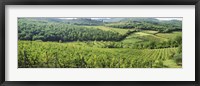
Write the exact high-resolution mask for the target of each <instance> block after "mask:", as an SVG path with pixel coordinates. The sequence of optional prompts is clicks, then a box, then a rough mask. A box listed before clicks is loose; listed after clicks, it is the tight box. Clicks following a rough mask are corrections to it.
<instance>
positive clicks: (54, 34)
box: [18, 18, 124, 42]
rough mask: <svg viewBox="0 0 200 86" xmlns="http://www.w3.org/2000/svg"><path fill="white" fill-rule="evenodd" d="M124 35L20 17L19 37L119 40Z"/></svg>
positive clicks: (65, 40)
mask: <svg viewBox="0 0 200 86" xmlns="http://www.w3.org/2000/svg"><path fill="white" fill-rule="evenodd" d="M123 38H124V35H122V34H119V33H117V32H113V31H104V30H100V29H95V28H93V29H89V28H86V27H81V26H75V25H69V24H64V23H54V22H53V23H52V22H41V21H35V20H31V19H23V18H22V19H18V39H20V40H42V41H57V42H58V41H59V40H61V41H63V42H68V41H77V40H79V41H94V40H97V41H101V40H103V41H119V40H121V39H123Z"/></svg>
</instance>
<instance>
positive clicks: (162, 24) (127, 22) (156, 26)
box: [105, 18, 182, 33]
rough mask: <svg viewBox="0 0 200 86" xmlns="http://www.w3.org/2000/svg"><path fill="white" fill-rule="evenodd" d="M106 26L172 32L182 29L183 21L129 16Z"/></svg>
mask: <svg viewBox="0 0 200 86" xmlns="http://www.w3.org/2000/svg"><path fill="white" fill-rule="evenodd" d="M105 26H107V27H114V28H122V29H141V30H155V31H158V32H162V33H170V32H173V31H180V30H182V22H181V21H178V20H171V21H158V20H155V19H154V18H138V19H136V18H129V19H124V20H121V22H116V23H108V24H106V25H105Z"/></svg>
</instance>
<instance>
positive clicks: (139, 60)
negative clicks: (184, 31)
mask: <svg viewBox="0 0 200 86" xmlns="http://www.w3.org/2000/svg"><path fill="white" fill-rule="evenodd" d="M79 44H81V43H79ZM79 44H78V43H55V42H36V41H35V42H30V41H19V42H18V45H19V46H18V53H19V54H18V57H19V59H18V61H19V65H20V66H19V67H25V65H24V64H25V62H24V60H25V59H24V57H26V59H27V60H26V61H27V62H28V64H27V65H26V67H34V68H35V67H36V68H37V67H55V68H56V67H60V68H66V67H70V68H94V67H95V68H151V67H157V68H163V67H180V66H177V65H176V66H174V65H168V64H164V63H163V61H167V60H169V59H171V56H172V54H174V53H176V52H177V48H165V49H129V48H114V49H110V48H95V47H87V46H81V45H79ZM174 64H175V62H174Z"/></svg>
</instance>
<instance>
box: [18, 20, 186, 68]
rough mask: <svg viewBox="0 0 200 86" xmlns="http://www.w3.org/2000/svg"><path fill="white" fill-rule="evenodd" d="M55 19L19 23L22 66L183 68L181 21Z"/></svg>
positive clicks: (20, 63)
mask: <svg viewBox="0 0 200 86" xmlns="http://www.w3.org/2000/svg"><path fill="white" fill-rule="evenodd" d="M55 20H56V19H50V18H44V19H43V18H38V19H37V18H19V19H18V68H181V67H182V32H181V31H180V28H181V27H180V26H181V25H179V24H180V21H167V22H166V21H164V22H162V21H157V22H156V23H155V21H156V20H155V19H151V18H150V20H149V19H142V20H138V21H137V22H136V21H135V20H134V21H130V19H127V20H126V18H124V20H121V21H117V22H106V23H105V22H102V21H100V20H91V19H87V18H86V19H85V18H83V19H82V18H80V19H75V20H65V21H64V20H59V19H57V20H56V21H55ZM147 20H148V21H147ZM112 21H114V20H112ZM146 21H147V22H146ZM150 21H151V22H150ZM165 23H166V24H165Z"/></svg>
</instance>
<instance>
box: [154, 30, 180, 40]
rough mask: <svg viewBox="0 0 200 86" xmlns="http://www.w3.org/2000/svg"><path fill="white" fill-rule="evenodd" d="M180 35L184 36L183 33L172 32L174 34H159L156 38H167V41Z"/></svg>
mask: <svg viewBox="0 0 200 86" xmlns="http://www.w3.org/2000/svg"><path fill="white" fill-rule="evenodd" d="M178 35H182V32H178V31H176V32H172V33H158V34H156V36H158V37H162V38H166V39H172V38H174V37H176V36H178Z"/></svg>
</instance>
